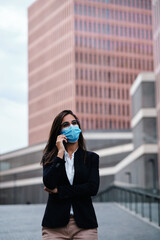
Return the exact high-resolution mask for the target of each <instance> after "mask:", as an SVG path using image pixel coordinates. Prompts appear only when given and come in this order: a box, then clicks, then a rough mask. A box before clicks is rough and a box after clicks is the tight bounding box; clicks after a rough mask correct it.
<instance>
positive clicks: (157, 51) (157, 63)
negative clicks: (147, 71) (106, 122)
mask: <svg viewBox="0 0 160 240" xmlns="http://www.w3.org/2000/svg"><path fill="white" fill-rule="evenodd" d="M152 4H153V8H152V9H153V40H154V71H155V80H156V110H157V135H158V154H159V156H158V161H159V173H160V1H159V0H153V1H152ZM159 186H160V174H159Z"/></svg>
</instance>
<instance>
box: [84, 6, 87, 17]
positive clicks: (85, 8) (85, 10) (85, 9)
mask: <svg viewBox="0 0 160 240" xmlns="http://www.w3.org/2000/svg"><path fill="white" fill-rule="evenodd" d="M83 14H84V16H86V15H87V6H86V5H84V7H83Z"/></svg>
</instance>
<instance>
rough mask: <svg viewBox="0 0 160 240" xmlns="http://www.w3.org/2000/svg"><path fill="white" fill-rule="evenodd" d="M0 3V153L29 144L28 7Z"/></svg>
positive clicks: (22, 3) (29, 0)
mask: <svg viewBox="0 0 160 240" xmlns="http://www.w3.org/2000/svg"><path fill="white" fill-rule="evenodd" d="M33 2H34V0H23V1H19V0H14V1H10V0H5V1H2V0H0V19H1V21H0V36H1V37H0V46H1V51H0V76H1V78H0V109H1V114H0V153H5V152H8V151H12V150H15V149H18V148H21V147H24V146H27V144H28V137H27V136H28V101H27V100H28V79H27V7H28V6H29V5H30V4H31V3H33Z"/></svg>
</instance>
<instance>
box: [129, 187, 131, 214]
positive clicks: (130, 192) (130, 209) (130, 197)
mask: <svg viewBox="0 0 160 240" xmlns="http://www.w3.org/2000/svg"><path fill="white" fill-rule="evenodd" d="M129 198H130V210H132V193H131V192H130V191H129Z"/></svg>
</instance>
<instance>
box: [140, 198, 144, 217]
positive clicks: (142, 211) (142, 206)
mask: <svg viewBox="0 0 160 240" xmlns="http://www.w3.org/2000/svg"><path fill="white" fill-rule="evenodd" d="M141 197H142V205H141V215H142V217H144V195H143V194H142V195H141Z"/></svg>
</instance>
